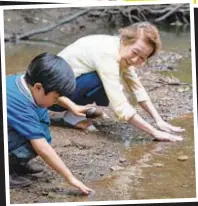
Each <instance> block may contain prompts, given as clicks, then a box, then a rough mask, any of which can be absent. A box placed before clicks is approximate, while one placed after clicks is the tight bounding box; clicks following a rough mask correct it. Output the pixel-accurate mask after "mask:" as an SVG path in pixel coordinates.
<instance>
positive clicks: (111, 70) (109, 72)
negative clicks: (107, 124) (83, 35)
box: [94, 54, 136, 121]
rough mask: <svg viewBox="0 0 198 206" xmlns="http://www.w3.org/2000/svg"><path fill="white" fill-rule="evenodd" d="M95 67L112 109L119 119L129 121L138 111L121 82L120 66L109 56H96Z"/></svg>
mask: <svg viewBox="0 0 198 206" xmlns="http://www.w3.org/2000/svg"><path fill="white" fill-rule="evenodd" d="M94 66H95V68H96V71H97V73H98V75H99V77H100V79H101V81H102V83H103V86H104V89H105V92H106V94H107V96H108V99H109V102H110V105H111V107H112V108H113V110H114V112H115V113H116V115H117V116H118V118H119V119H122V120H126V121H128V120H129V119H130V118H131V117H132V116H133V115H134V114H136V109H135V108H134V107H133V106H132V105H131V104H130V102H129V101H128V99H127V97H126V96H125V94H124V91H123V84H122V83H121V81H120V75H119V64H118V63H117V61H116V60H115V59H113V58H111V56H109V55H108V54H106V55H105V54H103V55H101V54H100V55H96V56H95V58H94Z"/></svg>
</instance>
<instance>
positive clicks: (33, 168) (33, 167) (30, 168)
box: [15, 161, 44, 174]
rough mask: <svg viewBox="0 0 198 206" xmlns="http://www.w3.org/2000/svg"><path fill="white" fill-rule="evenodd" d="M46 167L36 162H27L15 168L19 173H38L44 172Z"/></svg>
mask: <svg viewBox="0 0 198 206" xmlns="http://www.w3.org/2000/svg"><path fill="white" fill-rule="evenodd" d="M43 170H44V168H43V167H42V166H40V165H38V164H36V163H32V162H31V163H30V161H29V162H27V163H25V164H21V163H20V164H19V165H17V166H16V168H15V172H16V173H17V174H38V173H41V172H43Z"/></svg>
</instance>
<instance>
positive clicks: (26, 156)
mask: <svg viewBox="0 0 198 206" xmlns="http://www.w3.org/2000/svg"><path fill="white" fill-rule="evenodd" d="M8 150H9V161H10V162H9V163H10V164H15V160H17V161H20V162H23V163H26V162H28V161H29V160H31V159H33V158H34V157H36V156H37V153H36V152H35V151H34V149H33V147H32V145H31V143H30V142H29V141H28V140H27V139H26V138H24V137H23V136H21V135H20V134H19V133H18V132H17V131H16V130H14V129H12V128H8Z"/></svg>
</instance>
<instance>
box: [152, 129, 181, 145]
mask: <svg viewBox="0 0 198 206" xmlns="http://www.w3.org/2000/svg"><path fill="white" fill-rule="evenodd" d="M153 137H154V138H155V139H156V140H159V141H166V142H167V141H171V142H175V141H182V140H183V137H181V136H177V135H173V134H169V133H167V132H162V131H159V130H156V131H155V132H154V133H153Z"/></svg>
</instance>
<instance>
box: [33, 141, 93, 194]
mask: <svg viewBox="0 0 198 206" xmlns="http://www.w3.org/2000/svg"><path fill="white" fill-rule="evenodd" d="M30 142H31V144H32V147H33V148H34V150H35V151H36V153H37V154H38V155H39V156H40V157H41V158H42V159H43V160H44V161H45V162H46V163H47V164H48V165H49V166H50V167H51V168H53V169H54V170H55V171H56V172H58V173H59V174H60V175H62V176H63V177H64V179H65V180H66V181H67V182H68V183H69V184H71V185H73V186H74V187H77V188H78V189H80V190H81V191H82V192H83V193H84V194H89V193H90V192H91V191H92V190H91V189H90V188H88V187H86V186H85V185H84V184H83V183H82V182H81V181H79V180H78V179H76V178H75V177H74V176H73V174H72V173H71V171H70V170H69V169H68V168H67V167H66V165H65V164H64V162H63V161H62V160H61V158H60V157H59V156H58V154H57V153H56V152H55V150H54V149H53V148H52V147H51V145H49V144H48V142H47V141H46V139H45V138H40V139H32V140H30Z"/></svg>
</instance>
